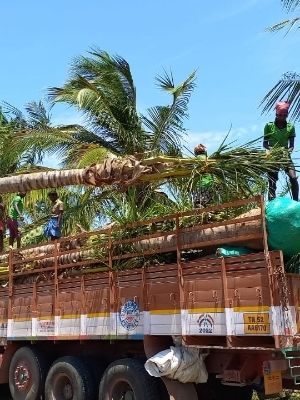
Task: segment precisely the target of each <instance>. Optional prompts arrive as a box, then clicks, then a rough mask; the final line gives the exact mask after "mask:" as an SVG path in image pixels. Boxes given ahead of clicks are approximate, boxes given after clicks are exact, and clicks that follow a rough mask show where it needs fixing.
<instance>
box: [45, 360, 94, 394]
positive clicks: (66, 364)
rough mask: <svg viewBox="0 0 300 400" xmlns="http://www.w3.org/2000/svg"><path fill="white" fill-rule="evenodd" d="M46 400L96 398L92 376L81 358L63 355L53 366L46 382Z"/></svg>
mask: <svg viewBox="0 0 300 400" xmlns="http://www.w3.org/2000/svg"><path fill="white" fill-rule="evenodd" d="M45 399H46V400H94V399H95V388H94V382H93V379H92V376H91V374H90V372H89V370H88V368H87V366H86V365H85V364H84V362H83V361H81V359H80V358H77V357H73V356H67V357H61V358H59V359H58V360H56V361H55V362H54V364H53V365H52V366H51V368H50V370H49V372H48V375H47V378H46V384H45Z"/></svg>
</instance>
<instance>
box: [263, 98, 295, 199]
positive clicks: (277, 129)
mask: <svg viewBox="0 0 300 400" xmlns="http://www.w3.org/2000/svg"><path fill="white" fill-rule="evenodd" d="M275 110H276V117H275V121H274V122H268V123H267V124H266V126H265V129H264V141H263V146H264V148H265V149H267V150H269V149H271V148H273V147H284V148H285V149H288V150H289V152H290V153H292V151H293V150H294V141H295V136H296V134H295V126H294V125H293V124H292V123H291V122H287V117H288V113H289V103H288V102H286V101H280V102H279V103H277V104H276V106H275ZM285 172H286V173H287V175H288V176H289V179H290V183H291V191H292V197H293V199H294V200H296V201H298V197H299V184H298V180H297V176H296V170H295V166H294V164H293V161H292V159H291V162H290V165H289V166H288V168H286V169H285ZM278 173H279V169H278V168H276V169H274V170H273V171H270V172H269V173H268V181H269V194H268V199H269V200H273V199H274V198H275V197H276V183H277V181H278Z"/></svg>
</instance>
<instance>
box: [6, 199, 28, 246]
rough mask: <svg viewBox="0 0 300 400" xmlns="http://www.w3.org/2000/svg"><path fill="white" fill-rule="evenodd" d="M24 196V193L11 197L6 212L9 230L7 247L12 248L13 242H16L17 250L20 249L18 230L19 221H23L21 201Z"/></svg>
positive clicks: (19, 232) (22, 204)
mask: <svg viewBox="0 0 300 400" xmlns="http://www.w3.org/2000/svg"><path fill="white" fill-rule="evenodd" d="M25 196H26V193H25V192H20V193H18V194H17V195H16V196H15V197H13V199H12V202H11V203H10V207H9V210H8V218H7V228H8V230H9V247H10V248H13V246H14V241H15V240H16V241H17V248H18V249H19V248H20V247H21V231H20V229H19V220H20V221H23V219H24V218H23V215H22V213H23V208H24V203H23V201H24V200H23V199H24V197H25Z"/></svg>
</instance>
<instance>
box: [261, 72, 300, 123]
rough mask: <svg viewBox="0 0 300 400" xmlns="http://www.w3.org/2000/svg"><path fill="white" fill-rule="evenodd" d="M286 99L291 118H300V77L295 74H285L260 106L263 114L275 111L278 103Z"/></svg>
mask: <svg viewBox="0 0 300 400" xmlns="http://www.w3.org/2000/svg"><path fill="white" fill-rule="evenodd" d="M282 99H286V100H287V101H288V102H289V103H290V113H289V115H290V118H291V119H292V120H295V121H296V120H299V118H300V75H298V74H296V73H294V72H288V73H285V74H284V75H283V77H282V79H280V81H279V82H277V83H276V85H275V86H274V87H273V88H272V89H271V90H270V91H269V92H268V93H267V94H266V95H265V97H264V98H263V99H262V101H261V104H260V106H262V107H263V108H262V113H266V112H269V111H271V110H272V109H274V107H275V104H276V102H277V101H280V100H282Z"/></svg>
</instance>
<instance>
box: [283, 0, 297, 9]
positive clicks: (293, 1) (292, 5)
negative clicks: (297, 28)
mask: <svg viewBox="0 0 300 400" xmlns="http://www.w3.org/2000/svg"><path fill="white" fill-rule="evenodd" d="M281 3H282V5H283V7H285V8H286V9H287V11H294V10H295V9H296V8H297V7H299V5H300V0H281Z"/></svg>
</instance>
